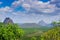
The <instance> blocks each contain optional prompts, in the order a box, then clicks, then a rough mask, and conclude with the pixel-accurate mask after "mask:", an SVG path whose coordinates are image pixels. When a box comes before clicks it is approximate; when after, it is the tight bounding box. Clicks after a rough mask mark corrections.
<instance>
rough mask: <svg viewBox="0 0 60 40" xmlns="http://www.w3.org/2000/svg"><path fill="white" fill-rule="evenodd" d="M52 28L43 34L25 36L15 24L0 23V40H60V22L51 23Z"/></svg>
mask: <svg viewBox="0 0 60 40" xmlns="http://www.w3.org/2000/svg"><path fill="white" fill-rule="evenodd" d="M53 25H54V26H53V27H52V28H51V29H49V30H47V31H45V32H41V33H39V32H36V33H35V32H34V33H32V34H31V35H34V34H36V35H38V34H40V35H38V36H36V35H34V36H31V35H30V34H29V35H30V36H27V34H25V31H24V30H23V29H22V28H20V27H19V26H18V25H17V24H10V23H9V24H4V23H0V40H60V22H53Z"/></svg>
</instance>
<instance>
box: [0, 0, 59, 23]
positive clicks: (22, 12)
mask: <svg viewBox="0 0 60 40" xmlns="http://www.w3.org/2000/svg"><path fill="white" fill-rule="evenodd" d="M6 17H9V18H11V19H12V20H13V21H14V23H38V22H39V21H41V20H43V21H44V22H46V23H51V22H53V21H59V20H60V0H0V22H3V21H4V19H5V18H6Z"/></svg>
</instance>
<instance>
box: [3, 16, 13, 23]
mask: <svg viewBox="0 0 60 40" xmlns="http://www.w3.org/2000/svg"><path fill="white" fill-rule="evenodd" d="M3 23H5V24H7V23H12V24H13V21H12V19H10V18H9V17H7V18H5V20H4V22H3Z"/></svg>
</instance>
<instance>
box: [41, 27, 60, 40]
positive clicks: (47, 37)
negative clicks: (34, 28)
mask: <svg viewBox="0 0 60 40" xmlns="http://www.w3.org/2000/svg"><path fill="white" fill-rule="evenodd" d="M41 40H60V27H55V28H53V29H51V30H49V31H48V32H45V33H43V35H41Z"/></svg>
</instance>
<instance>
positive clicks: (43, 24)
mask: <svg viewBox="0 0 60 40" xmlns="http://www.w3.org/2000/svg"><path fill="white" fill-rule="evenodd" d="M38 24H39V25H41V26H46V25H47V23H45V22H44V21H43V20H41V21H39V23H38Z"/></svg>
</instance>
